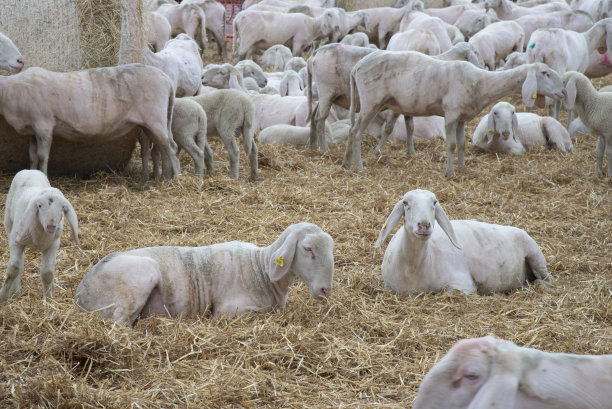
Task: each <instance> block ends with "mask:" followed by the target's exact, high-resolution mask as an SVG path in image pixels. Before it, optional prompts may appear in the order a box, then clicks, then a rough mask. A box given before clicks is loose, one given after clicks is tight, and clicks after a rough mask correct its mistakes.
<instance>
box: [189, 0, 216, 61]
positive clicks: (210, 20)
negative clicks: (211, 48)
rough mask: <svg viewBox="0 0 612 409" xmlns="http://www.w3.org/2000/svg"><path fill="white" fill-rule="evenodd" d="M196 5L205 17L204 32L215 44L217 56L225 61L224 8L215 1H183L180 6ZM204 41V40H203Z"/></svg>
mask: <svg viewBox="0 0 612 409" xmlns="http://www.w3.org/2000/svg"><path fill="white" fill-rule="evenodd" d="M190 3H191V4H196V5H198V6H199V7H200V8H201V9H202V10H203V11H204V15H205V16H206V31H207V32H208V33H210V34H212V36H213V38H214V39H215V43H217V54H218V55H219V56H220V57H221V59H222V60H223V61H225V60H226V59H227V47H226V42H225V14H226V13H225V7H224V6H223V4H221V3H219V2H218V1H216V0H183V1H182V2H181V4H190ZM204 40H205V41H206V38H204Z"/></svg>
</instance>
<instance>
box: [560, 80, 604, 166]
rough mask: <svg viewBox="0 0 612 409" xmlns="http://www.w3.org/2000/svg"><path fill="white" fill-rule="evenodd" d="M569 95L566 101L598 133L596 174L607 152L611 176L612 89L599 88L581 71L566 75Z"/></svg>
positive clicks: (565, 103)
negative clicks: (608, 90)
mask: <svg viewBox="0 0 612 409" xmlns="http://www.w3.org/2000/svg"><path fill="white" fill-rule="evenodd" d="M563 81H564V82H565V83H566V89H567V96H566V98H565V100H564V105H565V108H566V109H567V110H570V109H574V111H575V112H576V113H577V114H578V116H579V117H580V119H581V120H582V122H583V123H584V125H586V127H587V128H588V129H589V130H590V131H591V133H592V134H593V135H597V137H598V140H597V149H596V155H597V162H596V165H595V175H599V174H601V171H602V167H603V157H604V154H605V156H606V158H607V159H608V177H612V117H611V116H610V112H611V110H612V93H610V92H597V90H596V89H595V87H593V84H591V81H590V80H589V79H588V78H587V77H586V76H584V74H581V73H579V72H575V71H569V72H566V73H565V75H563Z"/></svg>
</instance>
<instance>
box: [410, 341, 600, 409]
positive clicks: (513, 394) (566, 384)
mask: <svg viewBox="0 0 612 409" xmlns="http://www.w3.org/2000/svg"><path fill="white" fill-rule="evenodd" d="M611 377H612V355H576V354H565V353H553V352H545V351H540V350H538V349H533V348H524V347H519V346H517V345H516V344H514V343H512V342H509V341H505V340H502V339H496V338H493V337H491V336H486V337H483V338H474V339H464V340H461V341H459V342H457V343H456V344H455V345H453V347H452V348H451V349H450V350H449V351H448V353H447V354H446V355H445V356H444V357H443V358H442V359H440V361H438V362H437V363H436V364H435V365H434V366H433V368H431V369H430V370H429V372H428V373H427V375H425V377H424V378H423V381H422V382H421V385H420V387H419V391H418V393H417V396H416V398H415V400H414V404H413V406H412V407H413V409H437V408H448V409H468V408H516V409H528V408H532V409H533V408H538V409H577V408H591V409H604V408H608V407H610V401H612V392H611V391H610V387H609V379H610V378H611Z"/></svg>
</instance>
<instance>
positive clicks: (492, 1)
mask: <svg viewBox="0 0 612 409" xmlns="http://www.w3.org/2000/svg"><path fill="white" fill-rule="evenodd" d="M500 4H501V0H485V2H484V6H485V10H486V11H489V9H492V8H497V7H499V5H500Z"/></svg>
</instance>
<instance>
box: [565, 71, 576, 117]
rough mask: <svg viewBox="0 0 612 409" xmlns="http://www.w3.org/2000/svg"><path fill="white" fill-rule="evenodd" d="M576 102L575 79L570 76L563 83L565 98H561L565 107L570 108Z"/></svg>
mask: <svg viewBox="0 0 612 409" xmlns="http://www.w3.org/2000/svg"><path fill="white" fill-rule="evenodd" d="M575 103H576V81H575V80H574V78H570V79H569V80H568V81H567V84H565V99H564V100H563V106H564V107H565V109H567V110H570V109H572V108H574V104H575Z"/></svg>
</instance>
